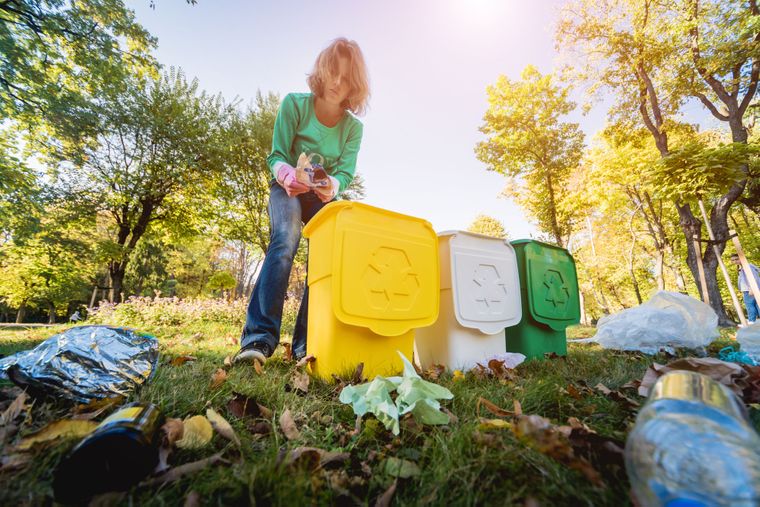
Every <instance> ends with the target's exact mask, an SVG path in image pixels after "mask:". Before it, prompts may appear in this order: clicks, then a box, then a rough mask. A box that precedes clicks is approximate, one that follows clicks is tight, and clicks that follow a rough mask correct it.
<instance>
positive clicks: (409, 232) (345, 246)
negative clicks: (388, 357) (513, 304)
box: [303, 201, 440, 336]
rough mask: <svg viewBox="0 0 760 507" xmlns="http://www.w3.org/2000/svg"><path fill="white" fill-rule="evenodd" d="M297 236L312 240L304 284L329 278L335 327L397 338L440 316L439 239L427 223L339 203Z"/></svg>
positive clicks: (321, 214)
mask: <svg viewBox="0 0 760 507" xmlns="http://www.w3.org/2000/svg"><path fill="white" fill-rule="evenodd" d="M303 235H304V236H305V237H307V238H310V240H311V241H310V243H309V284H312V283H316V282H317V281H318V280H320V279H322V278H324V277H325V276H328V275H331V276H332V277H333V279H332V309H333V312H334V314H335V316H336V318H337V319H338V320H340V321H341V322H343V323H345V324H348V325H352V326H362V327H367V328H369V329H371V330H372V331H373V332H375V333H377V334H380V335H383V336H398V335H400V334H404V333H406V332H408V331H409V330H410V329H414V328H418V327H424V326H429V325H431V324H433V323H434V322H435V321H436V319H437V318H438V306H439V297H440V295H439V284H440V278H439V270H440V265H439V259H438V238H437V236H436V233H435V231H434V230H433V227H432V226H431V225H430V223H429V222H427V221H426V220H423V219H421V218H416V217H411V216H408V215H402V214H400V213H395V212H393V211H388V210H384V209H381V208H376V207H374V206H369V205H367V204H363V203H359V202H352V201H337V202H334V203H331V204H329V205H327V206H325V207H324V208H322V210H320V211H319V213H317V214H316V215H315V216H314V218H312V219H311V220H310V221H309V223H308V224H307V225H306V227H304V230H303ZM330 255H331V256H332V259H328V258H326V257H325V256H330ZM309 304H312V303H311V302H310V303H309Z"/></svg>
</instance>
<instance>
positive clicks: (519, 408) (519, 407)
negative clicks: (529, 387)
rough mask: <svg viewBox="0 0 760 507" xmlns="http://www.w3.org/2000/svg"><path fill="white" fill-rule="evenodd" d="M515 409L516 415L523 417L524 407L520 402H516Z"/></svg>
mask: <svg viewBox="0 0 760 507" xmlns="http://www.w3.org/2000/svg"><path fill="white" fill-rule="evenodd" d="M514 407H515V415H522V413H523V411H522V405H521V404H520V402H519V401H517V400H514Z"/></svg>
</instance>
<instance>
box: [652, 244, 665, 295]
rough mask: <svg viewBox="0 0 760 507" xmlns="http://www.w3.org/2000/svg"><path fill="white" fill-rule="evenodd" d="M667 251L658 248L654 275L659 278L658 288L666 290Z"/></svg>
mask: <svg viewBox="0 0 760 507" xmlns="http://www.w3.org/2000/svg"><path fill="white" fill-rule="evenodd" d="M664 265H665V252H663V251H662V250H657V257H656V258H655V263H654V277H655V279H656V280H657V290H665V270H664V269H663V267H664Z"/></svg>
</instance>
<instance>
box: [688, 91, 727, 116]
mask: <svg viewBox="0 0 760 507" xmlns="http://www.w3.org/2000/svg"><path fill="white" fill-rule="evenodd" d="M694 95H695V96H696V97H697V98H698V99H699V100H700V102H702V104H704V106H705V107H706V108H707V109H708V110H709V111H710V112H711V113H712V115H713V116H715V117H716V118H717V119H719V120H720V121H728V116H727V115H725V114H723V113H721V112H720V111H718V108H717V107H715V105H714V104H713V103H712V102H711V101H710V99H708V98H707V97H706V96H705V94H704V93H699V92H697V93H695V94H694Z"/></svg>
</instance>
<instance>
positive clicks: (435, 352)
mask: <svg viewBox="0 0 760 507" xmlns="http://www.w3.org/2000/svg"><path fill="white" fill-rule="evenodd" d="M438 249H439V253H440V262H441V301H440V312H439V315H438V320H437V321H436V322H435V323H434V324H433V325H431V326H429V327H424V328H419V329H417V332H416V334H415V340H414V341H415V354H416V356H417V361H418V364H419V365H420V366H422V367H423V368H429V367H430V366H432V365H434V364H441V365H444V366H446V367H448V368H449V369H451V370H455V369H459V370H468V369H471V368H474V367H475V364H476V363H481V364H483V365H484V366H485V365H486V364H485V363H486V362H487V361H488V359H490V358H492V357H494V356H498V355H501V354H506V352H507V346H506V339H505V336H504V328H505V327H509V326H514V325H516V324H518V323H519V322H520V319H521V318H522V303H521V298H520V280H519V277H518V274H517V257H516V255H515V250H514V248H512V245H510V244H509V242H508V241H506V240H504V239H498V238H493V237H490V236H484V235H482V234H475V233H471V232H466V231H445V232H441V233H438Z"/></svg>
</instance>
